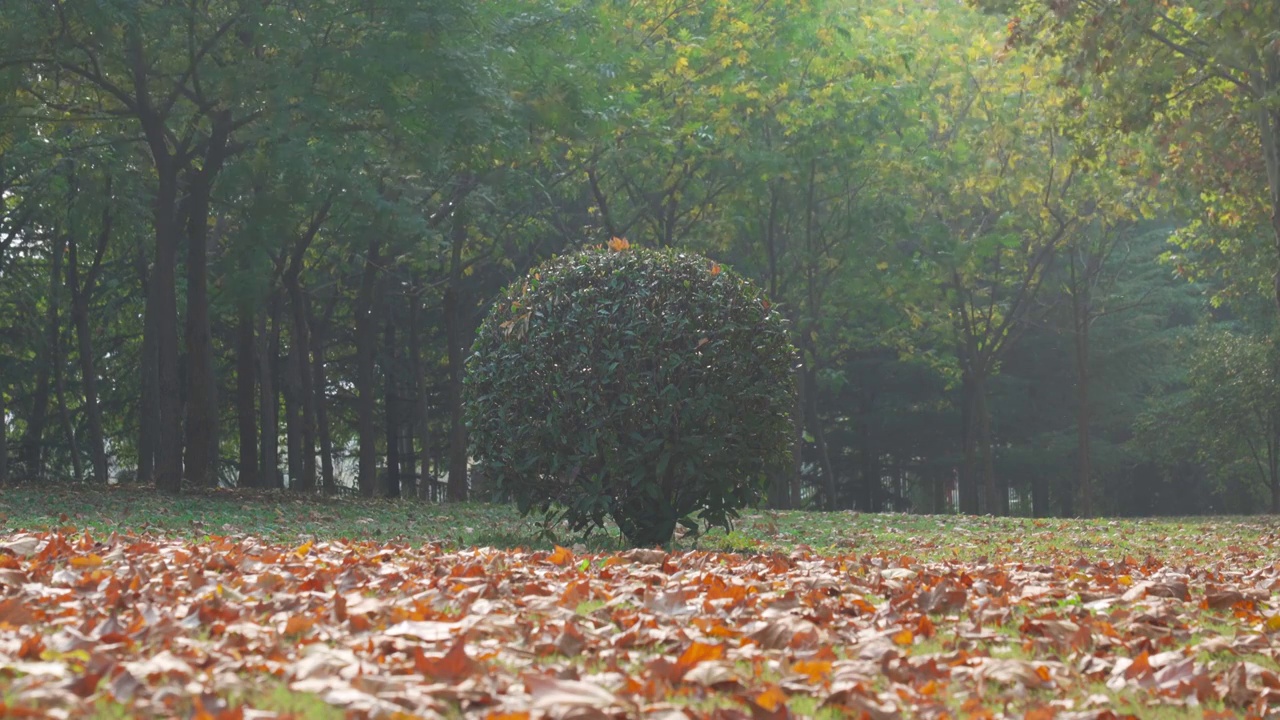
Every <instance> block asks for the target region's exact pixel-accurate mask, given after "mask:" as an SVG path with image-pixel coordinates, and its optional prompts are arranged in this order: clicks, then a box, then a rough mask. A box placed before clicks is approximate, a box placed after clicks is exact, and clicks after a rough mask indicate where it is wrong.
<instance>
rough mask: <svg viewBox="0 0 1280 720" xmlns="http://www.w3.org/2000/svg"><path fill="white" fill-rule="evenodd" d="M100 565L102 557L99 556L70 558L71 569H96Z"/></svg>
mask: <svg viewBox="0 0 1280 720" xmlns="http://www.w3.org/2000/svg"><path fill="white" fill-rule="evenodd" d="M101 564H102V557H101V556H99V555H85V556H84V557H73V558H71V567H73V568H96V567H98V566H99V565H101Z"/></svg>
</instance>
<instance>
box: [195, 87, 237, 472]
mask: <svg viewBox="0 0 1280 720" xmlns="http://www.w3.org/2000/svg"><path fill="white" fill-rule="evenodd" d="M212 120H213V125H212V129H211V131H210V135H209V139H208V145H207V146H206V150H205V154H204V158H203V162H202V163H201V165H200V167H199V169H198V170H197V169H190V170H188V172H187V173H186V177H187V192H188V195H187V199H186V203H185V207H186V210H187V437H186V441H187V442H186V475H187V479H188V480H189V481H190V482H191V483H192V484H193V485H195V486H196V487H213V486H215V485H217V482H218V477H217V467H216V465H217V460H218V400H217V387H218V386H217V379H216V378H215V377H214V368H213V331H212V328H211V327H210V323H209V201H210V197H211V195H212V192H213V180H214V178H215V177H216V176H217V174H218V172H219V171H220V170H221V168H222V163H223V161H224V159H225V158H226V147H227V141H228V139H229V137H230V134H231V112H230V111H228V110H222V111H219V112H216V113H214V114H213V115H212Z"/></svg>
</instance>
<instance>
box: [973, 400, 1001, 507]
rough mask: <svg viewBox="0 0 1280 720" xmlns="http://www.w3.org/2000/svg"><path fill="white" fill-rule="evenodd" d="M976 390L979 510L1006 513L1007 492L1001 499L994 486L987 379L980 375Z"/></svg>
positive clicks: (993, 461)
mask: <svg viewBox="0 0 1280 720" xmlns="http://www.w3.org/2000/svg"><path fill="white" fill-rule="evenodd" d="M975 391H976V397H975V402H976V405H977V407H976V409H977V414H978V418H977V419H978V442H979V445H978V451H979V452H980V453H982V502H983V507H982V508H981V512H984V513H987V514H990V515H1002V514H1004V515H1007V514H1008V510H1007V507H1008V504H1009V493H1008V492H1005V496H1004V500H1003V501H1001V499H1000V496H999V494H998V493H997V488H996V472H995V453H994V449H993V447H992V442H991V412H990V410H989V409H988V407H987V379H986V377H985V376H980V378H979V384H978V385H977V387H976V388H975Z"/></svg>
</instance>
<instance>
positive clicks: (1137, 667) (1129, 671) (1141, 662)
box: [1124, 650, 1151, 680]
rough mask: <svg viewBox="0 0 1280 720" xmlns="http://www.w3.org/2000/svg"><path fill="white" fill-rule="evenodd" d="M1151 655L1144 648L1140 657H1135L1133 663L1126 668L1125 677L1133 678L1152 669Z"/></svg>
mask: <svg viewBox="0 0 1280 720" xmlns="http://www.w3.org/2000/svg"><path fill="white" fill-rule="evenodd" d="M1150 658H1151V656H1150V655H1148V654H1147V651H1146V650H1143V651H1142V652H1141V653H1139V654H1138V657H1136V658H1134V659H1133V664H1132V665H1130V666H1129V667H1127V668H1125V669H1124V677H1125V679H1126V680H1132V679H1134V678H1136V677H1138V676H1139V675H1141V674H1143V673H1145V672H1150V671H1151V661H1150Z"/></svg>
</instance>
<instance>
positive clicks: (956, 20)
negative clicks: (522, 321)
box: [0, 0, 1280, 516]
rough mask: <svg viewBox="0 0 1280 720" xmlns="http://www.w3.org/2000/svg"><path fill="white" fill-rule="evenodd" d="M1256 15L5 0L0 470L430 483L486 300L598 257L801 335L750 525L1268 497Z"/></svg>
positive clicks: (1275, 236)
mask: <svg viewBox="0 0 1280 720" xmlns="http://www.w3.org/2000/svg"><path fill="white" fill-rule="evenodd" d="M1277 28H1280V4H1277V3H1274V2H1257V3H1251V2H1245V1H1243V0H1203V1H1197V2H1173V1H1170V0H1161V1H1160V2H1144V3H1108V2H1100V1H1099V2H1090V1H1089V0H1052V1H1051V2H1029V1H1028V2H1025V3H1021V4H1019V3H1015V2H1008V1H1000V0H990V1H989V2H983V3H980V4H977V5H974V4H968V3H963V2H955V1H954V0H933V1H928V2H891V1H889V0H792V1H787V0H708V1H706V2H689V1H687V0H658V1H649V0H631V1H627V0H595V1H584V2H570V1H569V0H490V1H488V2H481V3H472V2H465V1H463V0H439V1H436V2H429V3H427V2H418V1H417V0H360V1H356V0H310V1H308V2H305V3H303V2H292V1H289V0H265V1H263V0H258V1H253V2H248V1H244V0H182V1H178V0H142V1H141V2H138V1H137V0H132V1H130V2H124V1H123V0H100V1H98V2H88V1H87V0H61V1H52V0H50V1H48V2H6V3H4V4H3V11H2V12H0V98H2V100H0V418H3V422H0V482H16V481H21V482H27V483H66V482H71V481H89V482H93V483H97V484H100V485H105V484H107V483H109V482H111V483H116V482H118V483H154V484H155V485H156V486H157V487H158V488H159V489H161V490H163V491H166V492H171V493H176V492H179V491H180V490H181V489H182V488H183V487H184V486H185V487H189V488H194V487H215V486H239V487H251V488H288V489H289V490H291V491H296V492H300V493H317V492H323V493H341V492H359V493H360V494H362V495H365V496H385V497H421V498H429V499H432V500H441V499H449V500H461V499H465V498H467V497H468V496H471V497H478V498H482V497H484V496H485V490H484V487H483V478H469V477H468V467H467V465H468V462H467V451H466V447H467V439H466V428H465V427H464V425H463V423H462V406H461V403H462V398H463V395H462V377H463V376H462V373H463V365H464V363H465V359H466V356H467V353H468V349H469V347H470V344H471V338H472V336H473V333H474V331H475V329H476V327H477V325H478V324H479V321H480V319H481V318H482V317H483V316H484V314H485V313H486V312H487V309H488V306H489V303H490V302H491V299H492V298H493V297H494V296H495V295H496V293H497V292H498V291H499V290H500V289H501V288H502V287H503V286H504V285H505V284H506V283H508V282H510V281H512V280H513V279H515V278H517V277H519V276H521V275H522V274H524V273H525V272H526V271H527V270H528V269H529V268H530V267H532V266H534V265H536V264H537V263H539V262H540V261H542V260H543V259H545V258H548V257H550V256H552V255H554V254H563V253H566V252H572V251H574V250H576V249H579V248H582V247H584V246H593V245H599V244H602V243H606V242H607V241H608V240H609V239H611V238H613V237H624V238H627V239H628V240H629V242H631V243H632V244H635V245H642V246H648V247H675V248H681V249H688V250H689V251H692V252H698V253H703V254H706V255H708V256H710V257H712V258H714V259H716V260H717V261H720V262H724V263H728V264H730V265H732V266H733V267H734V268H735V269H737V270H738V271H739V272H741V273H743V274H744V275H746V276H748V277H750V278H752V279H753V280H754V281H755V282H757V283H759V284H760V285H762V286H763V287H764V288H765V289H766V290H767V292H768V294H769V296H770V297H771V298H773V300H774V302H775V303H777V304H778V305H779V306H780V307H781V308H782V310H783V311H784V312H785V314H786V316H787V317H788V318H789V320H790V323H791V329H792V332H793V340H794V343H795V344H796V346H797V348H798V351H799V355H800V357H799V367H798V370H797V371H796V380H797V384H798V386H799V389H800V393H799V401H798V403H797V407H796V412H795V447H796V463H795V466H794V468H792V469H791V471H789V472H788V473H785V474H783V475H780V476H778V477H776V478H774V479H773V481H772V485H771V487H770V492H769V504H770V506H771V507H778V508H787V507H813V508H826V509H849V508H854V509H858V510H863V511H881V510H910V511H914V512H954V511H961V512H981V513H993V514H1022V515H1031V514H1034V515H1036V516H1046V515H1063V516H1073V515H1085V516H1088V515H1098V514H1119V515H1133V514H1165V513H1179V514H1187V513H1200V512H1232V513H1248V512H1255V511H1259V510H1265V509H1268V508H1269V509H1270V511H1271V512H1273V513H1274V512H1280V350H1278V349H1277V342H1276V341H1277V340H1278V339H1280V332H1278V330H1277V323H1276V319H1277V296H1278V295H1280V275H1277V269H1278V268H1280V216H1278V215H1277V209H1280V159H1278V158H1280V156H1278V155H1277V142H1278V140H1280V90H1278V89H1277V88H1280V35H1278V34H1277V32H1278V31H1277Z"/></svg>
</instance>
